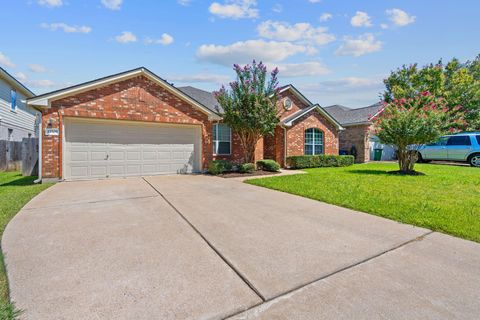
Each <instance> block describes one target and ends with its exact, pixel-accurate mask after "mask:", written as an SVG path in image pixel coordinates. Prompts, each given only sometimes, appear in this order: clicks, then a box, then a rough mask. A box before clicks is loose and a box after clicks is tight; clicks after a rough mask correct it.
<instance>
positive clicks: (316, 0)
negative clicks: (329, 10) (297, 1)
mask: <svg viewBox="0 0 480 320" xmlns="http://www.w3.org/2000/svg"><path fill="white" fill-rule="evenodd" d="M308 2H310V3H320V2H322V0H308Z"/></svg>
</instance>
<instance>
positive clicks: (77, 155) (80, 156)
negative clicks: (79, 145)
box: [71, 151, 88, 162]
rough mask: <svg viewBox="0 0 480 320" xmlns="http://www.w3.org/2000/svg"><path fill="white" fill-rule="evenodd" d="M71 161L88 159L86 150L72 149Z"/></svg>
mask: <svg viewBox="0 0 480 320" xmlns="http://www.w3.org/2000/svg"><path fill="white" fill-rule="evenodd" d="M71 155H72V158H71V160H72V161H80V162H85V161H88V151H72V152H71Z"/></svg>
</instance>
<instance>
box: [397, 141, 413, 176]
mask: <svg viewBox="0 0 480 320" xmlns="http://www.w3.org/2000/svg"><path fill="white" fill-rule="evenodd" d="M416 162H417V151H416V150H408V147H407V146H402V147H398V165H399V167H400V171H401V172H403V173H407V174H409V173H412V172H414V171H415V170H414V167H415V163H416Z"/></svg>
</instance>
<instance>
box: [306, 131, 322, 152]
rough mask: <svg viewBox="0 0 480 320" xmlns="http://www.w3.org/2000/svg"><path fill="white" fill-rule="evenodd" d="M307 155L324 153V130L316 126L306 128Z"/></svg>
mask: <svg viewBox="0 0 480 320" xmlns="http://www.w3.org/2000/svg"><path fill="white" fill-rule="evenodd" d="M304 153H305V154H306V155H315V154H323V153H324V150H323V132H322V131H320V130H319V129H316V128H310V129H307V130H305V152H304Z"/></svg>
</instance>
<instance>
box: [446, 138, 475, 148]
mask: <svg viewBox="0 0 480 320" xmlns="http://www.w3.org/2000/svg"><path fill="white" fill-rule="evenodd" d="M470 145H472V142H471V141H470V137H469V136H453V137H450V138H448V142H447V146H470Z"/></svg>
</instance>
